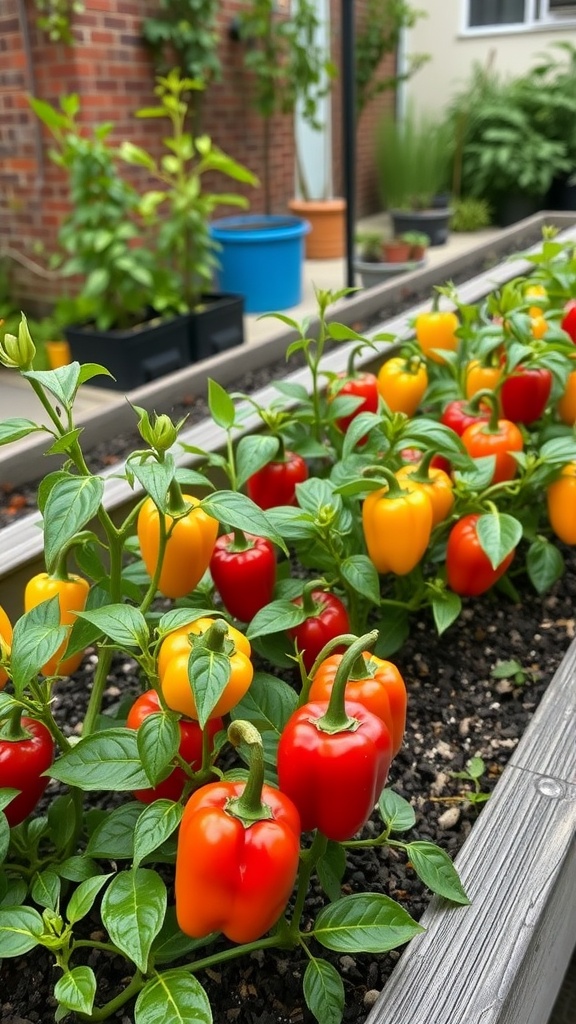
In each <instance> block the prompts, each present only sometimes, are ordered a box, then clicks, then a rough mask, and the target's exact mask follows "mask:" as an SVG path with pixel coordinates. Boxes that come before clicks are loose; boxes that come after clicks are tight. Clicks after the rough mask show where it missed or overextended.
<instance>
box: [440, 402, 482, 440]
mask: <svg viewBox="0 0 576 1024" xmlns="http://www.w3.org/2000/svg"><path fill="white" fill-rule="evenodd" d="M489 419H490V413H489V412H486V411H484V410H482V409H478V410H476V411H473V410H472V409H471V408H470V402H469V401H468V399H467V398H457V399H455V400H454V401H453V402H448V405H447V406H446V408H445V409H444V412H443V413H442V415H441V417H440V423H443V424H444V426H445V427H450V430H453V431H454V433H455V434H458V437H462V434H463V433H464V431H465V430H466V427H469V426H470V425H471V424H472V423H487V422H488V420H489Z"/></svg>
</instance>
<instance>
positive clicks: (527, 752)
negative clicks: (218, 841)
mask: <svg viewBox="0 0 576 1024" xmlns="http://www.w3.org/2000/svg"><path fill="white" fill-rule="evenodd" d="M518 272H519V271H518V268H517V267H516V268H515V267H514V265H512V264H510V265H509V266H504V267H503V268H498V270H496V269H494V270H493V271H491V272H490V274H489V275H488V277H489V285H488V287H493V285H494V282H495V280H505V279H506V275H507V274H508V276H510V277H512V276H515V275H516V274H517V273H518ZM500 274H502V277H499V275H500ZM386 287H389V286H386ZM423 287H425V286H424V285H423ZM483 287H484V292H480V291H479V292H477V296H478V295H480V294H485V291H486V280H484V282H483ZM478 288H480V284H479V282H471V283H470V284H469V285H467V286H466V287H465V288H460V289H459V291H460V294H461V296H462V299H463V300H464V301H474V296H475V289H478ZM380 298H381V297H380ZM352 301H356V300H352ZM348 309H349V312H351V310H350V307H348ZM355 313H356V316H357V317H360V309H359V308H357V309H356V310H355ZM363 313H364V314H365V315H368V314H367V312H366V309H365V308H363ZM334 319H338V320H342V319H343V318H342V315H341V310H335V311H334ZM400 321H401V323H402V324H404V322H405V314H403V316H402V318H398V323H397V324H396V323H395V322H392V323H387V324H385V325H384V324H381V325H380V327H379V329H380V330H383V329H387V330H391V331H393V332H395V333H397V332H398V331H399V330H400V326H401V324H400ZM285 344H286V339H284V345H285ZM345 357H346V352H345V351H344V350H337V351H336V352H334V353H331V354H330V356H329V357H328V358H329V360H330V368H331V369H334V370H336V371H337V370H339V369H341V368H343V366H344V365H345ZM209 372H210V371H209V369H208V373H209ZM305 378H306V374H305V373H304V371H298V372H297V374H295V375H293V379H294V380H297V381H304V380H305ZM147 397H148V396H147ZM270 397H271V396H270ZM134 401H135V402H136V404H143V403H142V402H141V401H140V400H139V398H138V397H136V396H135V397H134ZM260 402H261V404H265V403H266V395H265V394H264V396H262V395H260ZM152 404H154V400H153V399H152ZM253 428H254V423H251V422H250V420H249V419H247V421H246V430H252V429H253ZM185 439H186V441H187V442H188V443H191V444H192V443H194V444H199V445H201V447H203V448H207V447H208V446H209V445H210V444H212V445H215V446H216V447H217V446H218V445H220V444H221V435H220V432H219V431H218V430H217V429H216V428H214V427H213V426H210V427H208V426H207V425H206V424H198V425H196V426H195V427H192V428H191V431H190V434H189V436H187V437H186V438H185ZM111 472H112V473H113V472H114V469H112V470H111ZM107 491H108V495H109V501H110V508H113V507H114V505H115V504H117V505H121V504H122V502H124V501H125V500H126V497H127V492H126V488H125V487H124V486H123V485H121V483H120V481H114V480H112V479H110V480H109V482H108V484H107ZM35 533H36V535H37V537H38V538H39V534H38V531H37V528H36V527H35V525H34V517H28V519H27V520H24V521H22V522H21V523H18V524H15V525H14V526H13V527H9V528H7V529H5V530H3V531H2V533H1V534H0V543H1V544H2V552H3V557H4V556H5V558H4V567H5V569H4V571H5V578H4V581H3V584H2V598H3V597H4V593H8V591H7V590H6V589H5V584H7V583H8V581H9V583H10V586H11V585H12V580H15V579H16V575H17V572H18V571H19V570H20V571H22V572H24V573H26V574H29V573H30V571H31V570H30V567H29V561H26V558H27V557H29V555H30V554H32V555H33V554H34V552H33V550H31V549H33V548H34V547H35V548H36V552H37V550H38V545H37V544H34V543H31V542H32V541H33V540H34V538H35ZM13 574H16V575H13ZM529 600H530V602H531V604H534V603H535V600H536V599H535V598H534V597H533V596H531V597H530V598H529ZM0 603H4V601H3V600H0ZM6 603H9V602H6ZM486 607H487V608H488V619H487V620H483V621H484V622H487V621H489V619H490V616H491V611H490V609H492V610H493V609H494V606H493V605H491V602H490V601H488V602H487V603H486ZM528 611H529V609H528V608H527V607H526V608H525V609H520V611H519V619H518V623H519V625H520V623H521V622H522V620H523V617H524V614H526V616H527V615H528ZM499 614H500V615H501V619H500V621H501V623H502V625H501V630H500V632H501V634H502V635H501V639H502V641H503V643H504V655H503V656H504V657H509V656H510V650H509V648H510V638H511V632H512V631H511V629H510V626H511V623H512V622H513V621H514V620H513V618H512V614H513V610H512V608H510V616H508V611H507V608H506V609H505V610H502V609H501V610H500V613H499ZM559 618H563V619H564V621H565V622H566V621H567V620H568V619H569V615H564V616H560V617H559ZM473 625H474V626H477V625H478V623H477V622H476V623H474V624H473ZM540 626H542V620H541V619H540ZM460 639H461V638H460ZM478 642H479V641H478V636H477V634H475V633H474V632H472V634H471V636H470V637H469V638H466V639H465V640H464V645H465V647H467V648H468V655H470V652H472V660H475V658H476V657H477V651H476V645H477V644H478ZM489 646H492V644H490V645H489ZM528 646H529V642H528ZM423 652H424V654H423ZM422 657H424V659H425V661H426V660H427V659H428V657H430V660H431V661H432V662H433V655H432V651H431V647H430V642H429V641H428V640H427V639H426V638H425V639H424V646H423V648H421V649H420V650H419V651H417V652H415V661H414V662H412V663H411V665H412V671H414V672H417V666H418V663H420V665H421V664H422ZM436 657H438V658H441V657H445V658H446V660H447V662H448V663H449V664H450V668H451V674H452V676H454V674H456V682H455V684H454V682H452V683H451V684H449V689H450V690H451V691H452V693H454V691H455V690H459V689H460V685H459V684H460V679H459V678H458V677H459V675H460V674H461V675H464V672H463V671H462V669H463V661H462V650H461V649H460V651H458V648H456V650H455V651H452V652H451V651H450V649H449V643H448V635H446V637H444V639H443V640H442V641H441V642H439V643H438V648H437V652H436ZM496 657H497V656H496ZM530 657H532V655H530ZM575 658H576V652H575V650H574V648H570V651H569V652H568V654H567V655H566V657H565V658H564V661H563V662H562V665H561V667H560V669H559V671H558V672H557V674H556V675H555V677H554V679H553V680H552V682H551V683H550V685H549V687H548V690H547V693H546V697H545V699H544V700H543V702H542V703H541V705H540V708H539V711H538V713H537V715H536V716H535V718H534V719H533V722H532V725H531V726H530V727H529V729H528V731H527V732H526V734H525V736H524V739H523V740H522V743H521V745H520V746H519V747H518V749H517V750H516V751H515V753H514V754H513V755H512V758H511V760H510V762H509V765H508V767H507V768H506V769H505V772H504V774H503V776H502V779H501V781H500V782H499V783H498V785H497V786H496V789H495V791H494V796H493V797H492V799H491V801H490V802H489V804H488V806H487V807H486V809H485V810H484V811H483V812H482V815H481V816H480V818H479V820H478V822H477V824H475V825H474V827H473V829H472V831H471V832H470V835H469V837H468V840H467V842H466V845H465V847H464V849H463V851H462V853H461V855H460V857H459V859H458V862H457V863H458V867H459V870H460V872H461V874H462V877H463V880H464V882H465V884H466V885H467V886H468V889H469V892H470V895H471V896H472V897H473V901H474V902H473V905H472V907H470V908H466V909H465V910H462V909H447V908H446V907H445V906H443V905H441V903H440V901H433V904H432V906H431V908H430V910H429V911H428V912H427V914H426V916H425V917H424V919H423V921H424V923H425V924H426V926H427V932H426V935H425V936H423V937H422V938H421V939H417V940H415V941H414V942H413V943H412V944H411V945H410V947H409V948H408V950H407V951H406V953H405V954H404V955H403V957H402V960H401V962H400V963H399V964H398V966H397V967H396V968H395V969H394V973H393V974H392V977H391V979H390V981H389V982H388V983H387V985H386V987H385V989H384V991H383V993H382V995H381V997H380V998H379V1000H378V1001H377V1002H376V1004H375V1006H374V1008H373V1010H372V1011H371V1012H369V1014H368V1017H367V1018H366V1016H365V1013H366V1008H367V1006H368V1004H369V999H368V1000H367V1001H365V1002H363V1007H362V1009H361V1010H360V1015H358V1014H357V1015H356V1016H355V1017H348V1018H345V1019H349V1020H357V1021H360V1020H364V1019H365V1020H366V1022H367V1024H368V1022H369V1024H376V1022H378V1024H404V1022H406V1024H407V1022H408V1020H410V1021H413V1022H420V1021H421V1022H422V1024H424V1022H425V1021H426V1024H446V1022H448V1021H450V1024H453V1022H455V1024H457V1022H458V1021H462V1022H464V1021H466V1024H492V1022H494V1024H540V1022H541V1021H543V1019H545V1015H546V1014H547V1013H548V1011H549V1009H550V1008H551V1006H552V1003H553V1000H554V996H555V994H556V991H557V988H558V986H559V984H560V982H561V979H562V974H563V971H564V968H565V966H566V964H567V962H568V959H569V956H570V952H571V945H572V942H573V935H574V930H573V924H572V922H573V913H574V906H575V897H574V893H575V892H576V887H575V885H574V882H575V881H576V878H575V861H574V849H573V835H574V826H575V824H576V800H575V797H576V777H575V761H574V744H573V742H571V739H572V738H573V737H571V735H570V724H571V723H573V720H574V710H575V709H574V697H573V696H572V695H570V693H569V688H568V685H567V681H568V680H569V679H570V677H571V676H572V674H573V671H574V660H575ZM523 663H524V662H523ZM436 668H437V663H436V664H435V665H434V669H436ZM429 671H430V669H429V670H428V672H425V673H424V678H426V676H428V673H429ZM486 671H487V672H488V673H489V671H490V664H488V665H487V666H486V665H485V666H484V674H486ZM419 688H420V689H422V686H420V687H419ZM489 692H490V691H489ZM526 692H528V691H526ZM436 699H437V695H436V694H435V695H434V701H436ZM535 699H537V698H535ZM530 702H531V701H530V697H529V698H528V703H530ZM464 703H465V696H464ZM492 703H494V700H492ZM496 703H498V702H497V701H496ZM437 714H438V712H437ZM450 714H452V715H453V717H454V718H456V717H457V715H460V716H461V715H462V711H461V710H460V709H458V711H457V712H456V713H454V709H452V711H451V712H448V717H449V716H450ZM445 716H446V712H441V713H439V714H438V717H437V719H436V720H437V721H443V719H444V718H445ZM559 722H561V723H562V724H563V728H559ZM433 723H434V718H432V723H431V724H432V735H433V734H434V728H433ZM443 725H448V723H447V722H445V721H443ZM436 735H438V734H436ZM431 739H432V737H431V736H430V741H431ZM418 742H420V743H422V740H419V741H418ZM425 743H426V740H425V741H424V746H423V747H421V748H420V749H421V750H422V751H424V749H425ZM473 745H474V744H473ZM406 753H407V758H408V759H409V758H410V743H408V744H407V747H406ZM422 757H423V758H424V760H427V757H426V756H425V754H424V752H423V753H422ZM500 763H501V762H500ZM411 767H412V770H413V766H411ZM409 770H410V769H409ZM391 781H392V783H393V784H394V779H393V778H392V779H391ZM420 785H421V783H420ZM415 798H416V800H418V796H417V795H416V794H415ZM424 817H425V816H424ZM468 821H470V817H469V816H468ZM360 884H362V883H361V882H360ZM397 886H398V887H400V886H399V885H398V883H397ZM392 959H394V958H392ZM268 966H271V965H270V964H269V962H267V963H266V964H265V965H264V967H263V968H262V970H265V968H267V967H268ZM276 966H277V968H278V970H280V968H279V967H278V964H277V965H276ZM347 966H348V970H349V971H350V973H351V979H352V980H351V981H350V983H349V988H350V989H352V990H353V992H354V995H353V997H352V1002H354V1000H355V999H358V998H359V997H360V994H361V991H362V988H363V987H364V988H367V987H368V984H367V981H368V979H369V978H372V979H373V981H374V983H373V984H372V985H371V986H370V989H371V990H376V989H378V988H379V987H380V985H379V981H380V977H379V975H378V974H376V976H375V975H374V971H373V970H372V968H370V967H369V966H368V965H366V964H365V962H364V961H363V959H362V958H361V959H360V961H359V963H358V964H357V965H356V966H353V965H347ZM364 969H366V970H367V971H368V974H367V976H366V978H364V979H362V980H360V981H358V978H357V975H358V973H359V974H360V976H361V978H362V972H363V970H364ZM3 970H4V967H3V968H2V971H3ZM354 972H355V973H354ZM370 972H371V973H370ZM257 973H258V968H256V974H257ZM232 977H234V978H235V979H236V981H235V984H236V985H237V988H236V989H235V991H237V992H240V991H244V992H245V993H247V994H246V997H245V1002H244V1003H243V1004H242V1006H241V1009H240V1010H239V1013H241V1014H244V1016H240V1017H239V1016H238V1014H236V1016H234V1014H232V1016H230V1014H229V1013H228V1011H229V1010H233V1009H235V1008H236V1003H234V1005H233V1006H230V1004H228V1005H227V1009H226V1010H223V1012H222V1018H221V1019H222V1020H225V1019H228V1017H225V1016H224V1014H228V1016H229V1017H230V1019H232V1020H233V1019H245V1020H246V1021H247V1022H248V1021H250V1022H252V1021H254V1022H255V1021H261V1022H262V1024H272V1022H276V1021H281V1020H285V1019H286V1018H288V1019H290V1020H293V1021H298V1020H302V1021H308V1020H309V1019H310V1020H311V1019H312V1018H309V1016H306V1011H302V1009H301V1007H300V1009H298V1006H299V1004H298V1003H295V1002H292V1003H290V1004H287V1003H285V1004H283V1005H282V1004H281V1005H280V1007H276V1008H275V1007H272V1008H270V1006H266V1001H265V999H266V997H265V996H264V1007H262V1003H259V1004H258V1009H256V1007H255V1006H253V1007H251V1005H250V998H251V986H253V987H255V988H256V989H257V988H258V986H257V985H255V983H254V982H253V981H252V979H251V976H250V974H247V975H244V976H243V977H242V975H238V974H235V975H232ZM242 985H244V986H247V987H246V988H244V989H242ZM24 1010H25V1007H23V1006H22V1007H21V1006H19V1005H18V1004H16V1005H15V1006H14V1005H8V1006H7V1007H6V1008H5V1013H10V1012H15V1013H17V1014H22V1013H23V1012H24ZM34 1012H35V1013H37V1011H36V1010H34ZM298 1013H300V1016H298ZM30 1019H34V1018H33V1017H30ZM36 1019H37V1020H39V1021H43V1020H46V1021H48V1020H50V1019H52V1018H51V1017H49V1016H47V1017H42V1016H37V1017H36ZM119 1019H121V1018H119ZM129 1019H130V1018H128V1020H129ZM215 1019H218V1020H220V1018H219V1017H216V1018H215Z"/></svg>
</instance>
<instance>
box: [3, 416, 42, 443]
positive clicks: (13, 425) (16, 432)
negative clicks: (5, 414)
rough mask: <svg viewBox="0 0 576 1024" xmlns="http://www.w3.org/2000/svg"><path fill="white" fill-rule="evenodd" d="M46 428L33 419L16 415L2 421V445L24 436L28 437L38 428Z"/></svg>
mask: <svg viewBox="0 0 576 1024" xmlns="http://www.w3.org/2000/svg"><path fill="white" fill-rule="evenodd" d="M42 429H44V428H42V427H39V426H37V424H36V423H33V422H32V420H25V419H20V418H18V417H14V418H13V419H9V420H2V421H1V422H0V445H2V444H10V443H11V442H12V441H19V440H20V438H22V437H28V435H29V434H32V433H34V431H36V430H42Z"/></svg>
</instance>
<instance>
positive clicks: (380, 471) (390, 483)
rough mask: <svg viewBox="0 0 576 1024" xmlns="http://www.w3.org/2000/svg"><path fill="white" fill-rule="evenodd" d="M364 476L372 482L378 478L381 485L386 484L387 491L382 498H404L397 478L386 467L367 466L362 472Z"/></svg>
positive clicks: (403, 492)
mask: <svg viewBox="0 0 576 1024" xmlns="http://www.w3.org/2000/svg"><path fill="white" fill-rule="evenodd" d="M363 475H364V476H370V477H371V478H373V479H374V480H377V479H378V478H379V477H380V478H381V479H382V483H383V484H386V487H387V490H386V492H385V493H384V494H383V495H382V497H383V498H401V497H405V496H406V491H405V490H404V489H403V488H402V487H401V486H400V483H399V481H398V478H397V477H396V475H395V474H394V473H393V472H392V470H391V469H388V467H387V466H367V467H366V468H365V469H364V470H363Z"/></svg>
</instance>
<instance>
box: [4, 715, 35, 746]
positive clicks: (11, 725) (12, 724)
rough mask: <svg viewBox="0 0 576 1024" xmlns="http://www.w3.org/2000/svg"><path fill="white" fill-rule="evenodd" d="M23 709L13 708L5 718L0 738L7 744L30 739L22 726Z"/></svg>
mask: <svg viewBox="0 0 576 1024" xmlns="http://www.w3.org/2000/svg"><path fill="white" fill-rule="evenodd" d="M23 711H24V709H23V708H14V710H13V711H11V712H10V714H9V715H7V717H6V721H5V723H4V725H3V726H2V728H1V729H0V737H2V740H6V741H7V742H8V743H18V742H19V741H21V740H28V739H30V733H29V732H26V729H25V728H24V726H23V725H22V714H23Z"/></svg>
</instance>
